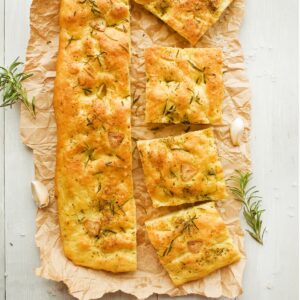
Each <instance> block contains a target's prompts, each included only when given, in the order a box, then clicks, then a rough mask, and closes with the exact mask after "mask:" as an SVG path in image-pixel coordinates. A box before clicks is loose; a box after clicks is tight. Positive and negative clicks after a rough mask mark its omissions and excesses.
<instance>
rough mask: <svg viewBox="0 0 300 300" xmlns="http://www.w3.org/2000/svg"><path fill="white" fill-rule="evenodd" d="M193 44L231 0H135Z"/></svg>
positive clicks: (216, 19)
mask: <svg viewBox="0 0 300 300" xmlns="http://www.w3.org/2000/svg"><path fill="white" fill-rule="evenodd" d="M135 2H137V3H139V4H141V5H143V6H144V7H145V8H146V9H147V10H149V11H150V12H152V13H153V14H154V15H155V16H157V17H158V18H160V19H161V20H162V21H164V22H165V23H167V24H168V25H169V26H170V27H172V28H173V29H174V30H175V31H177V32H178V33H179V34H180V35H182V36H183V37H184V38H186V39H187V40H188V41H189V42H190V43H191V44H192V45H195V44H196V43H197V42H198V40H199V39H200V38H201V37H202V36H203V35H204V34H205V32H206V31H207V30H208V29H209V28H210V27H211V26H212V25H213V24H214V23H215V22H217V21H218V19H219V18H220V16H221V15H222V13H223V12H224V10H225V9H226V8H227V7H228V6H229V4H230V3H231V2H232V0H181V1H174V0H135Z"/></svg>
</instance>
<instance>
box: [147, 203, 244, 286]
mask: <svg viewBox="0 0 300 300" xmlns="http://www.w3.org/2000/svg"><path fill="white" fill-rule="evenodd" d="M146 229H147V232H148V236H149V239H150V241H151V243H152V245H153V247H154V248H155V250H156V252H157V254H158V257H159V260H160V262H161V264H162V265H163V266H164V267H165V269H166V270H167V272H168V273H169V275H170V278H171V279H172V281H173V283H174V284H175V285H181V284H184V283H185V282H189V281H192V280H197V279H200V278H202V277H204V276H206V275H208V274H210V273H211V272H213V271H215V270H218V269H220V268H223V267H225V266H227V265H229V264H232V263H234V262H237V261H238V260H239V259H240V258H241V254H240V253H239V251H238V250H237V248H236V246H235V245H233V243H232V240H231V238H230V235H229V232H228V229H227V228H226V225H225V223H224V222H223V220H222V218H221V216H220V215H219V213H218V211H217V210H216V208H215V204H214V203H213V202H209V203H206V204H202V205H198V206H194V207H191V208H188V209H185V210H180V211H177V212H175V213H171V214H169V215H166V216H163V217H160V218H158V219H154V220H151V221H148V222H146Z"/></svg>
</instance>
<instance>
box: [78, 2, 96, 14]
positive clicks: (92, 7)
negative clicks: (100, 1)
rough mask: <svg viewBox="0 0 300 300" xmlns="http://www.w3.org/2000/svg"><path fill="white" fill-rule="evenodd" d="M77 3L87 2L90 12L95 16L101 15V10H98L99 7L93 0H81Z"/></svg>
mask: <svg viewBox="0 0 300 300" xmlns="http://www.w3.org/2000/svg"><path fill="white" fill-rule="evenodd" d="M78 3H80V4H87V5H88V6H89V7H90V9H91V12H92V13H93V14H94V15H95V16H97V17H99V16H101V11H100V10H99V7H98V5H97V4H96V1H95V0H82V1H78Z"/></svg>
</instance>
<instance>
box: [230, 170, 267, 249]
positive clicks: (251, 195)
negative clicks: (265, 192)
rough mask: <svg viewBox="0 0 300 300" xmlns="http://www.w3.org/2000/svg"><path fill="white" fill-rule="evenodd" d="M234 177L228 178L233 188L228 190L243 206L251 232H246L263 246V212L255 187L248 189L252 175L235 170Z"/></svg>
mask: <svg viewBox="0 0 300 300" xmlns="http://www.w3.org/2000/svg"><path fill="white" fill-rule="evenodd" d="M235 172H236V175H233V176H231V177H230V179H229V181H231V182H233V183H234V184H235V186H230V187H229V189H230V191H231V192H232V194H233V195H234V196H235V198H236V200H238V201H240V202H241V203H243V205H244V210H243V215H244V217H245V220H246V222H247V224H248V226H249V227H250V228H251V230H246V231H247V232H248V233H249V234H250V235H251V237H252V238H253V239H255V240H256V241H257V242H258V243H260V244H261V245H263V237H264V233H265V230H266V228H263V226H262V223H263V222H262V214H263V212H264V211H265V210H264V209H262V208H261V197H260V196H258V195H257V194H258V190H256V186H251V187H249V184H250V181H251V177H252V173H251V172H245V173H242V172H241V171H239V170H236V171H235Z"/></svg>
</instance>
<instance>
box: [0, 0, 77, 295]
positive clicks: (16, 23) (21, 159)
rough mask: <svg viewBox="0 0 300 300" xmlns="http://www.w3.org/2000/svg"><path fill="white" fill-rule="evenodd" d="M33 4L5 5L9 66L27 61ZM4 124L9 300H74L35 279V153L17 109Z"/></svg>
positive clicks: (16, 2)
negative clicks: (27, 142)
mask: <svg viewBox="0 0 300 300" xmlns="http://www.w3.org/2000/svg"><path fill="white" fill-rule="evenodd" d="M30 2H31V1H30V0H26V1H25V0H23V1H19V0H6V1H5V15H6V19H5V33H6V40H5V53H6V64H9V63H11V62H12V61H13V60H14V59H15V58H16V57H17V56H20V57H21V59H22V61H24V57H25V50H26V46H27V40H28V36H29V35H28V34H29V7H30ZM1 20H2V18H1ZM5 122H6V123H5V124H6V126H5V136H6V142H5V154H6V167H5V176H6V182H5V193H6V197H5V216H6V218H5V221H6V273H7V278H6V299H8V300H15V299H32V300H37V299H45V300H47V299H53V297H54V296H56V297H57V298H58V299H72V298H71V297H69V296H68V294H67V291H66V288H65V287H64V285H62V284H56V283H53V282H50V281H47V280H43V279H40V278H37V277H36V276H35V273H34V272H35V268H36V267H37V266H38V265H39V255H38V250H37V248H36V246H35V242H34V235H35V215H36V207H35V205H34V203H33V201H32V198H31V192H30V181H31V180H32V179H33V178H34V170H33V162H32V153H31V151H29V150H28V149H27V148H26V147H25V146H24V145H23V144H22V142H21V139H20V136H19V108H18V107H15V108H13V109H6V120H5ZM1 153H2V151H1ZM1 219H2V218H1ZM1 228H2V226H1Z"/></svg>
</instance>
